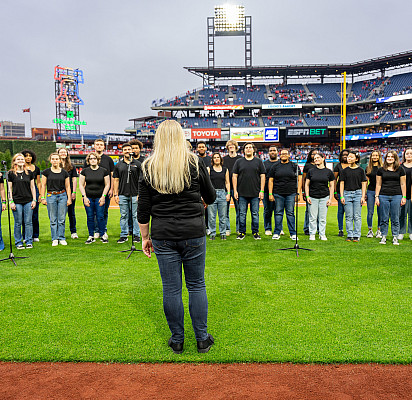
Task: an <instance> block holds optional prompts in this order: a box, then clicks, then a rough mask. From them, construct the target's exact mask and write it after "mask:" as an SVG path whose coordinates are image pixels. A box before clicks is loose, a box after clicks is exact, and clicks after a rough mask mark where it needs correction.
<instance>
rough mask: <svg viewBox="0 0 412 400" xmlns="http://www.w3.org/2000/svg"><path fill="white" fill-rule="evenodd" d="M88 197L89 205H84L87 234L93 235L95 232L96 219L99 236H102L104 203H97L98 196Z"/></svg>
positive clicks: (103, 231)
mask: <svg viewBox="0 0 412 400" xmlns="http://www.w3.org/2000/svg"><path fill="white" fill-rule="evenodd" d="M88 199H89V201H90V206H89V207H86V206H84V208H85V210H86V215H87V229H88V231H89V236H93V234H94V232H95V221H97V228H98V232H99V233H100V236H103V235H104V233H105V225H104V209H105V207H104V204H103V205H102V206H100V205H99V200H100V197H96V198H92V197H88ZM106 203H107V201H106ZM106 203H105V204H106ZM126 236H127V235H126Z"/></svg>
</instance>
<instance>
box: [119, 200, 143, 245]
mask: <svg viewBox="0 0 412 400" xmlns="http://www.w3.org/2000/svg"><path fill="white" fill-rule="evenodd" d="M119 208H120V236H121V237H127V235H128V234H129V229H130V228H129V216H130V215H132V218H133V219H132V223H133V236H140V228H139V223H138V222H137V196H123V195H122V194H120V195H119Z"/></svg>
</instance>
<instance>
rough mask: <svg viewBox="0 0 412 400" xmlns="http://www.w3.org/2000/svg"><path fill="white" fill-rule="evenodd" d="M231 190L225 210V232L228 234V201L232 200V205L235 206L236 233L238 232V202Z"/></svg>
mask: <svg viewBox="0 0 412 400" xmlns="http://www.w3.org/2000/svg"><path fill="white" fill-rule="evenodd" d="M233 193H234V192H233V189H231V190H230V199H229V201H228V202H227V209H226V217H227V218H226V230H227V231H229V232H230V200H233V204H234V205H235V212H236V232H239V202H238V201H237V200H236V199H235V196H234V194H233Z"/></svg>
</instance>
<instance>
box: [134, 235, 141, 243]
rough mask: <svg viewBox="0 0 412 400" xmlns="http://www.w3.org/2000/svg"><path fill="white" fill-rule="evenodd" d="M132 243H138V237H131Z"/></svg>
mask: <svg viewBox="0 0 412 400" xmlns="http://www.w3.org/2000/svg"><path fill="white" fill-rule="evenodd" d="M133 243H140V236H137V235H136V236H133Z"/></svg>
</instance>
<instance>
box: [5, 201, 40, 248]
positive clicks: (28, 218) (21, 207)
mask: <svg viewBox="0 0 412 400" xmlns="http://www.w3.org/2000/svg"><path fill="white" fill-rule="evenodd" d="M15 205H16V210H13V216H14V243H15V245H16V246H21V245H23V235H22V225H23V219H24V228H25V232H24V240H25V241H26V244H33V220H32V217H33V210H32V209H31V202H29V203H26V204H15ZM3 246H4V245H3Z"/></svg>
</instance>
